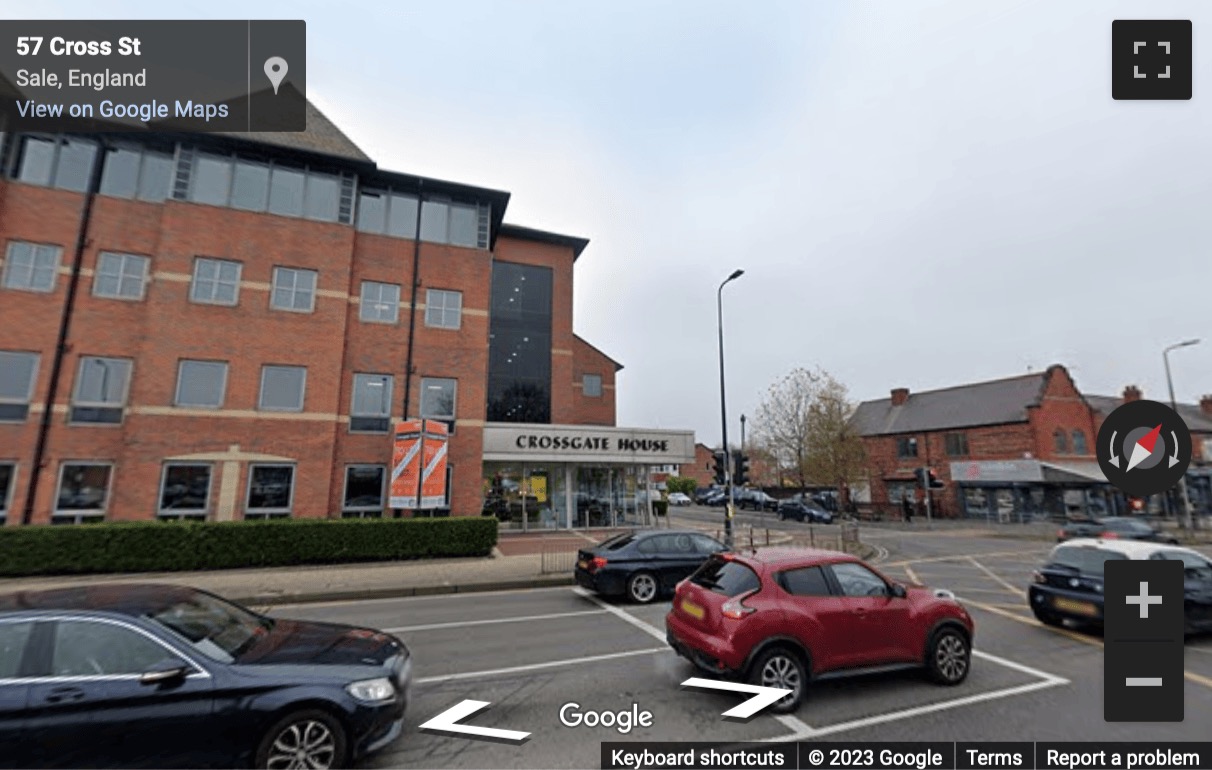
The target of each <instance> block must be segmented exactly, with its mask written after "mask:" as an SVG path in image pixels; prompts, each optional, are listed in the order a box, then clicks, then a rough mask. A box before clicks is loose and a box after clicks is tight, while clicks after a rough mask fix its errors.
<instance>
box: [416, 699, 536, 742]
mask: <svg viewBox="0 0 1212 770" xmlns="http://www.w3.org/2000/svg"><path fill="white" fill-rule="evenodd" d="M488 706H489V703H488V702H487V701H482V700H465V701H463V702H462V703H459V704H457V705H455V706H451V707H450V708H448V709H446V710H445V711H443V712H442V713H441V714H438V715H437V716H436V717H434V718H433V719H431V720H429V721H428V722H426V723H425V724H423V725H421V727H420V728H419V729H421V730H432V731H435V732H441V733H452V734H454V735H459V736H462V737H464V738H472V739H475V740H488V741H508V742H510V743H518V744H521V743H524V742H526V740H527V739H529V738H530V733H523V732H519V731H517V730H498V729H496V728H495V727H475V726H474V725H461V724H458V722H459V720H460V719H466V718H467V717H469V716H471V715H472V714H474V713H476V712H477V711H483V710H484V709H486V708H488Z"/></svg>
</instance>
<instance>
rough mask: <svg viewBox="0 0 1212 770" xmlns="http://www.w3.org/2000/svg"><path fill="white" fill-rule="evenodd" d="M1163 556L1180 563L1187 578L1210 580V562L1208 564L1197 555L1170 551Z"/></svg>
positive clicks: (1211, 575)
mask: <svg viewBox="0 0 1212 770" xmlns="http://www.w3.org/2000/svg"><path fill="white" fill-rule="evenodd" d="M1164 556H1165V558H1167V559H1173V560H1174V561H1181V562H1182V563H1183V570H1184V571H1186V573H1187V577H1193V578H1200V579H1202V580H1208V579H1212V562H1209V561H1208V560H1207V559H1205V558H1204V557H1203V556H1200V555H1199V554H1197V553H1187V552H1186V551H1170V552H1168V553H1165V554H1164Z"/></svg>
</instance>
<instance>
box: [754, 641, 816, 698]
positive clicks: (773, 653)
mask: <svg viewBox="0 0 1212 770" xmlns="http://www.w3.org/2000/svg"><path fill="white" fill-rule="evenodd" d="M749 683H750V684H754V685H758V686H759V687H781V688H783V689H785V690H791V694H790V695H788V696H786V697H785V698H783V699H782V700H780V701H777V702H776V703H775V704H774V705H773V706H771V707H770V710H771V711H772V712H774V713H776V714H787V713H790V712H792V711H795V710H796V709H797V708H799V707H800V702H801V701H803V699H804V688H805V687H806V686H807V684H808V671H807V668H806V667H805V666H804V661H803V659H802V658H801V657H800V655H799V654H798V653H796V652H794V651H793V650H791V649H789V648H787V647H772V648H770V649H768V650H766V651H765V652H763V653H762V654H761V655H759V656H758V658H757V660H756V661H754V663H753V668H752V669H750V673H749Z"/></svg>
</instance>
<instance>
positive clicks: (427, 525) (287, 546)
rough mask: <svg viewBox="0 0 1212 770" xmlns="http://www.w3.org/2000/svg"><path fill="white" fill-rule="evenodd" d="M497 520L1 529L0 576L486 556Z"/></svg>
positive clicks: (280, 521)
mask: <svg viewBox="0 0 1212 770" xmlns="http://www.w3.org/2000/svg"><path fill="white" fill-rule="evenodd" d="M496 543H497V522H496V519H487V518H481V517H479V516H466V517H465V516H455V517H450V518H437V519H276V520H269V521H233V522H191V521H182V522H161V521H149V522H131V523H125V522H123V523H117V522H116V523H112V524H111V523H104V524H81V525H76V526H27V527H0V576H3V577H20V576H27V575H69V574H90V573H104V572H171V571H178V570H206V569H233V568H238V567H281V566H290V565H295V564H336V563H341V562H359V561H390V560H396V559H420V558H426V557H438V556H485V555H487V554H488V553H490V552H491V551H492V549H493V546H495V545H496Z"/></svg>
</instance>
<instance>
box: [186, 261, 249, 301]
mask: <svg viewBox="0 0 1212 770" xmlns="http://www.w3.org/2000/svg"><path fill="white" fill-rule="evenodd" d="M243 267H244V266H243V265H242V264H241V263H239V262H235V261H233V260H230V259H211V258H208V257H198V258H197V259H196V260H194V280H193V286H191V287H190V292H189V298H190V299H191V300H193V301H194V302H201V303H204V304H207V305H234V304H236V303H237V302H238V301H239V299H240V272H241V270H242V269H243Z"/></svg>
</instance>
